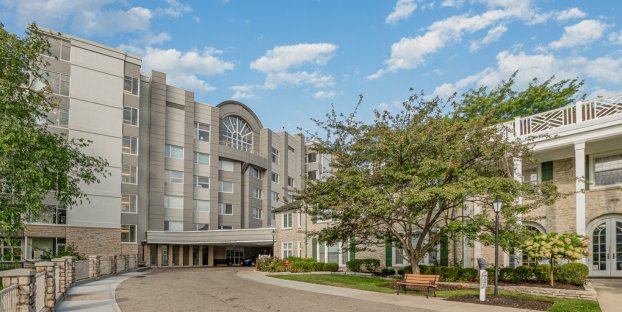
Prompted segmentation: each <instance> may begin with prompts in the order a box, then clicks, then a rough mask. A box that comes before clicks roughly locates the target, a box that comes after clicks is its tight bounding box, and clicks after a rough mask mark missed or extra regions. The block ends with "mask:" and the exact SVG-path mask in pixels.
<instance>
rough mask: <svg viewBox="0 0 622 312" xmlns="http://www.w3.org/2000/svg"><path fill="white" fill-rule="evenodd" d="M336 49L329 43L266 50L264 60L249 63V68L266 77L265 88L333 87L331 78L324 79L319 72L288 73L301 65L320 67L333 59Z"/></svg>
mask: <svg viewBox="0 0 622 312" xmlns="http://www.w3.org/2000/svg"><path fill="white" fill-rule="evenodd" d="M337 48H338V46H337V45H334V44H329V43H315V44H310V43H301V44H297V45H290V46H276V47H275V48H274V49H272V50H268V51H267V52H266V55H265V56H262V57H260V58H259V59H257V60H255V61H253V62H251V64H250V68H252V69H256V70H259V71H260V72H263V73H265V74H266V82H265V84H264V86H263V87H264V88H268V89H275V88H276V87H278V86H279V85H287V84H295V85H302V84H308V85H312V86H315V87H324V86H333V85H334V84H335V83H334V81H333V77H332V76H330V75H327V76H324V75H322V74H320V73H319V71H317V70H316V71H314V72H312V73H309V72H307V71H297V72H288V71H287V70H288V69H290V68H292V67H300V66H303V65H314V66H323V65H326V63H327V62H328V60H330V59H331V58H332V57H333V56H335V50H337Z"/></svg>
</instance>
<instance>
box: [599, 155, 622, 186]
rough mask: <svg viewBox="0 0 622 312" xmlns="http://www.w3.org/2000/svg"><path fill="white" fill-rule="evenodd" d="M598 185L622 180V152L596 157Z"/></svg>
mask: <svg viewBox="0 0 622 312" xmlns="http://www.w3.org/2000/svg"><path fill="white" fill-rule="evenodd" d="M594 177H595V180H596V181H595V182H596V185H609V184H616V183H620V182H622V154H618V155H613V156H607V157H597V158H594Z"/></svg>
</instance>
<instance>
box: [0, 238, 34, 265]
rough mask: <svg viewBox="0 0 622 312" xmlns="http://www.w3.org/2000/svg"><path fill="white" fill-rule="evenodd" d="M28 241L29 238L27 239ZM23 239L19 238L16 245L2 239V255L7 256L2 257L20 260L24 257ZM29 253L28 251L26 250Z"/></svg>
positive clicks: (9, 259) (0, 253)
mask: <svg viewBox="0 0 622 312" xmlns="http://www.w3.org/2000/svg"><path fill="white" fill-rule="evenodd" d="M27 241H28V240H27ZM21 250H22V240H21V239H19V240H17V242H16V244H15V246H11V244H9V243H7V242H5V241H4V239H0V256H2V257H6V258H3V259H1V260H2V261H13V260H17V261H20V260H21V259H22V252H21ZM26 254H28V252H26ZM31 259H33V257H31Z"/></svg>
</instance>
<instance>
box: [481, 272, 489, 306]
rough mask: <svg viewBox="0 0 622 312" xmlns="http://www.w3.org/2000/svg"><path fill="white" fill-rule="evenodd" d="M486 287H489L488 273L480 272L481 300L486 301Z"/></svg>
mask: <svg viewBox="0 0 622 312" xmlns="http://www.w3.org/2000/svg"><path fill="white" fill-rule="evenodd" d="M486 287H488V271H486V270H480V271H479V300H480V301H486Z"/></svg>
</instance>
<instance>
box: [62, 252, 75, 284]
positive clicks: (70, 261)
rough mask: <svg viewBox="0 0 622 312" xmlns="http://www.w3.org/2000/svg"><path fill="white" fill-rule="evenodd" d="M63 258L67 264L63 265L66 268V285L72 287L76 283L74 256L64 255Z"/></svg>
mask: <svg viewBox="0 0 622 312" xmlns="http://www.w3.org/2000/svg"><path fill="white" fill-rule="evenodd" d="M63 259H65V260H67V264H66V265H65V267H66V269H67V286H68V287H73V285H74V284H75V283H76V259H77V258H76V257H72V256H65V257H63Z"/></svg>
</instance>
